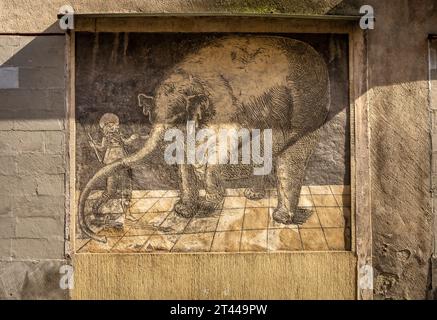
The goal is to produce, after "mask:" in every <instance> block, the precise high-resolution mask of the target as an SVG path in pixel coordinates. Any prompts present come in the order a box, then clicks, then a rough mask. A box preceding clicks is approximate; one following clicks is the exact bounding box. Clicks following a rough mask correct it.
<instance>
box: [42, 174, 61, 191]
mask: <svg viewBox="0 0 437 320" xmlns="http://www.w3.org/2000/svg"><path fill="white" fill-rule="evenodd" d="M64 183H65V176H64V175H40V176H39V177H38V178H37V194H38V195H42V196H44V195H47V196H60V195H64V189H65V187H64Z"/></svg>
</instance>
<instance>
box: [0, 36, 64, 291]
mask: <svg viewBox="0 0 437 320" xmlns="http://www.w3.org/2000/svg"><path fill="white" fill-rule="evenodd" d="M64 43H65V42H64V36H63V35H60V36H7V35H0V72H8V73H9V75H7V76H3V77H2V81H1V82H0V101H1V108H0V203H1V207H0V259H1V262H0V298H38V297H64V296H65V294H66V293H65V292H62V291H61V290H59V283H58V282H59V276H58V277H52V276H49V275H52V274H59V267H60V265H62V264H65V262H64V217H65V201H66V200H65V192H64V190H65V187H64V186H65V163H66V161H65V123H64V118H65V101H64V90H65V80H64V77H65V72H64Z"/></svg>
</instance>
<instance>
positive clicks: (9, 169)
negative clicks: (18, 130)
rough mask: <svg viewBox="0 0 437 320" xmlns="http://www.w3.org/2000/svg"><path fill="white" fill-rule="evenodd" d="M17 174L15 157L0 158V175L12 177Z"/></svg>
mask: <svg viewBox="0 0 437 320" xmlns="http://www.w3.org/2000/svg"><path fill="white" fill-rule="evenodd" d="M16 173H17V161H16V158H15V156H0V175H4V176H13V175H15V174H16Z"/></svg>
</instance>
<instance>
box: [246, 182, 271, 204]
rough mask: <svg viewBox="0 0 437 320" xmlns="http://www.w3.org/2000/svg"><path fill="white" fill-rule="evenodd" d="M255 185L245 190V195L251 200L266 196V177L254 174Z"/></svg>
mask: <svg viewBox="0 0 437 320" xmlns="http://www.w3.org/2000/svg"><path fill="white" fill-rule="evenodd" d="M252 180H253V185H252V186H251V187H250V188H246V189H245V190H244V196H245V197H246V198H247V199H250V200H260V199H263V198H265V197H266V189H265V177H264V176H254V177H253V178H252Z"/></svg>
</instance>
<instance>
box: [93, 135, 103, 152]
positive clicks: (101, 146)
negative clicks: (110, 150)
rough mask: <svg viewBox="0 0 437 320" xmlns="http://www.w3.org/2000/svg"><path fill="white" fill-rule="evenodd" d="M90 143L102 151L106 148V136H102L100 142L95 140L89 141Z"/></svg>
mask: <svg viewBox="0 0 437 320" xmlns="http://www.w3.org/2000/svg"><path fill="white" fill-rule="evenodd" d="M91 143H94V146H95V147H96V149H97V150H99V151H102V152H103V151H105V149H106V138H105V137H103V139H102V142H100V143H95V142H91Z"/></svg>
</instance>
